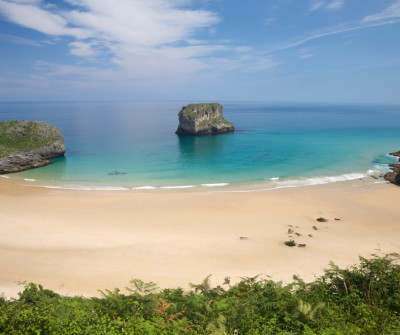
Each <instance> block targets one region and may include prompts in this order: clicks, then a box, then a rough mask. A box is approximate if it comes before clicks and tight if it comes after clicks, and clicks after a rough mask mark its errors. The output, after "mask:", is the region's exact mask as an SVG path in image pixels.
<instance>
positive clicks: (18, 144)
mask: <svg viewBox="0 0 400 335" xmlns="http://www.w3.org/2000/svg"><path fill="white" fill-rule="evenodd" d="M59 137H60V135H59V133H58V131H57V128H55V127H53V126H50V125H46V124H45V123H43V122H32V121H4V122H0V158H3V157H6V156H9V155H10V154H12V153H14V152H18V151H21V150H25V151H29V150H35V149H38V148H40V147H42V146H44V145H47V144H51V143H52V142H54V141H55V140H57V139H59Z"/></svg>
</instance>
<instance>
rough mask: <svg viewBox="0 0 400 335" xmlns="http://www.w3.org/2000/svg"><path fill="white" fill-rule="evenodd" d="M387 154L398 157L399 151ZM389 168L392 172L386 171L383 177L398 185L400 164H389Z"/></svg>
mask: <svg viewBox="0 0 400 335" xmlns="http://www.w3.org/2000/svg"><path fill="white" fill-rule="evenodd" d="M389 155H391V156H395V157H399V159H400V151H397V152H392V153H390V154H389ZM389 166H390V168H391V169H392V172H388V173H386V174H385V175H384V176H383V178H385V179H386V180H388V181H390V182H391V183H393V184H395V185H398V186H400V164H399V163H396V164H389Z"/></svg>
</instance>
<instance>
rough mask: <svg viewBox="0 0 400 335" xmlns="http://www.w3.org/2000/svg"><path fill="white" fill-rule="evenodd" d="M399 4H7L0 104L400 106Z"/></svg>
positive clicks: (15, 0) (154, 0) (173, 0)
mask: <svg viewBox="0 0 400 335" xmlns="http://www.w3.org/2000/svg"><path fill="white" fill-rule="evenodd" d="M399 87H400V0H247V1H241V0H58V1H47V0H0V101H36V100H49V101H57V100H61V101H70V100H72V101H81V100H190V101H224V100H262V101H282V102H302V101H304V102H338V103H346V102H356V103H357V102H360V103H400V93H399Z"/></svg>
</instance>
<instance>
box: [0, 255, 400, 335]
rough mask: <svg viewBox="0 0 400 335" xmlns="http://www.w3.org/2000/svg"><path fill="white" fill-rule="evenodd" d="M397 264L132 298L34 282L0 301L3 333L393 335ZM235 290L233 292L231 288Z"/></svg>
mask: <svg viewBox="0 0 400 335" xmlns="http://www.w3.org/2000/svg"><path fill="white" fill-rule="evenodd" d="M397 260H398V259H396V258H394V257H391V256H389V255H386V256H378V255H373V257H372V258H371V259H365V258H362V257H361V258H360V264H359V265H354V266H352V267H349V268H347V269H340V268H339V267H338V266H336V265H335V264H333V263H331V264H330V268H329V269H328V270H326V271H325V273H324V275H322V276H320V277H318V278H316V279H315V280H314V281H313V282H311V283H305V282H304V281H302V280H301V279H300V278H297V277H295V278H294V281H293V282H292V283H290V284H289V285H286V286H284V285H282V283H280V282H278V283H276V282H273V281H271V280H267V279H264V278H259V277H258V276H256V277H250V278H242V280H241V281H240V282H239V283H237V284H236V285H233V286H230V283H229V279H228V278H227V279H226V280H225V283H224V284H223V285H222V286H217V287H212V286H211V285H210V276H209V277H207V278H206V279H205V280H204V281H203V282H202V283H200V284H196V285H195V284H191V288H192V290H190V291H188V292H185V291H184V290H182V289H180V288H178V289H164V290H159V289H158V288H157V286H156V285H155V284H154V283H144V282H142V281H140V280H133V281H131V287H129V288H127V290H128V292H129V294H122V293H121V292H120V291H119V289H115V290H113V291H110V290H106V291H105V292H103V291H101V297H99V298H84V297H64V296H60V295H59V294H57V293H55V292H53V291H51V290H47V289H44V288H43V287H42V286H41V285H37V284H33V283H28V284H25V285H24V290H23V291H22V292H21V293H20V294H19V298H18V299H11V300H6V299H4V297H0V333H1V334H232V335H233V334H324V335H331V334H395V333H396V332H399V331H400V266H399V265H398V262H397ZM228 285H229V286H228Z"/></svg>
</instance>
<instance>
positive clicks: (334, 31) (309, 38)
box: [264, 19, 400, 53]
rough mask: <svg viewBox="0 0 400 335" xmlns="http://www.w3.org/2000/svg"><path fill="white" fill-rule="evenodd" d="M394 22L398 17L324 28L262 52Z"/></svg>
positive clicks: (292, 46) (287, 47)
mask: <svg viewBox="0 0 400 335" xmlns="http://www.w3.org/2000/svg"><path fill="white" fill-rule="evenodd" d="M364 21H365V20H364ZM368 21H372V20H368ZM395 23H400V19H398V20H396V19H393V20H389V21H383V22H367V23H361V24H357V25H355V26H349V27H339V28H332V29H331V30H326V31H324V32H316V33H315V34H311V35H309V36H307V37H304V38H300V39H298V40H297V41H293V42H289V43H284V44H281V45H277V46H275V47H272V48H269V49H267V50H265V51H264V53H270V52H273V51H278V50H286V49H290V48H294V47H297V46H300V45H302V44H305V43H307V42H309V41H312V40H316V39H320V38H323V37H327V36H332V35H338V34H342V33H346V32H350V31H356V30H361V29H366V28H371V27H378V26H383V25H387V24H395Z"/></svg>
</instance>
